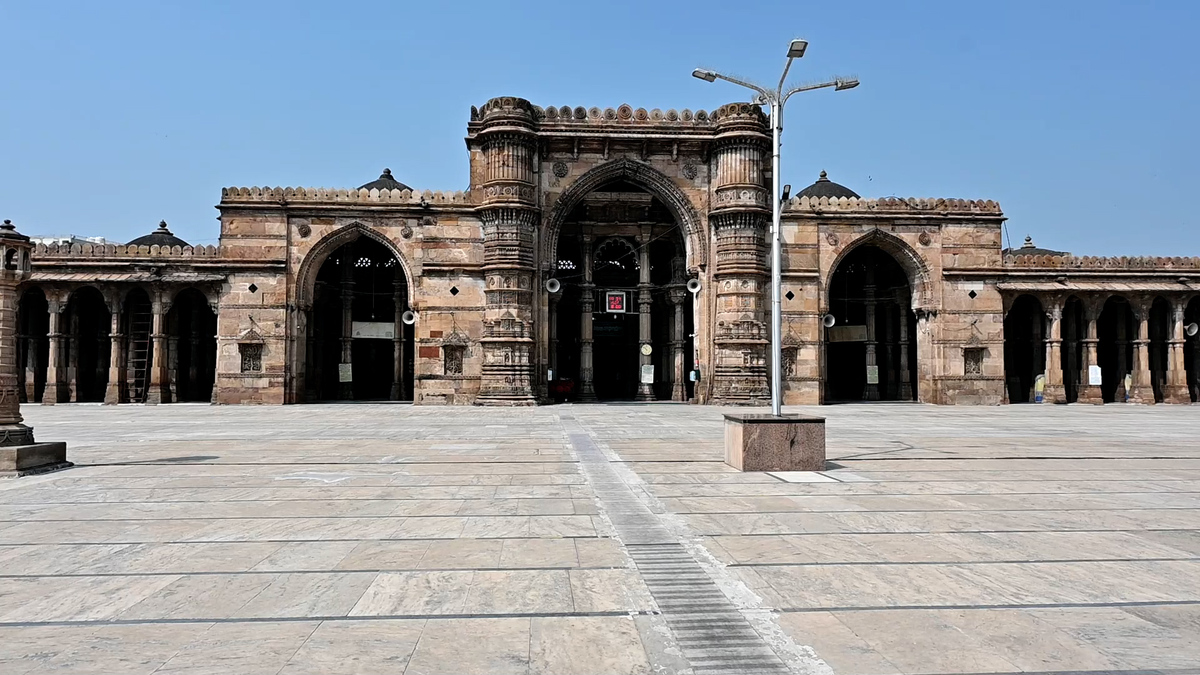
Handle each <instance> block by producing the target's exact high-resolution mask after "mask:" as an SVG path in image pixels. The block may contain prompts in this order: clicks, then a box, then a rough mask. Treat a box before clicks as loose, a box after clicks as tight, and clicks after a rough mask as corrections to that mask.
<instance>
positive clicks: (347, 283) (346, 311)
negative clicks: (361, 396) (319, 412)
mask: <svg viewBox="0 0 1200 675" xmlns="http://www.w3.org/2000/svg"><path fill="white" fill-rule="evenodd" d="M341 298H342V334H341V336H340V339H341V346H342V356H341V358H340V359H338V389H337V391H338V398H339V399H341V400H343V401H350V400H353V399H354V380H353V378H351V377H343V375H342V372H343V371H351V372H353V367H354V256H353V255H351V254H349V253H345V252H343V253H342V279H341Z"/></svg>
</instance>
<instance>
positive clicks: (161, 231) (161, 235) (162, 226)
mask: <svg viewBox="0 0 1200 675" xmlns="http://www.w3.org/2000/svg"><path fill="white" fill-rule="evenodd" d="M154 245H158V246H190V244H188V243H187V242H186V241H184V240H182V239H180V238H179V237H176V236H175V235H173V234H171V231H170V230H168V229H167V221H165V220H160V221H158V229H157V230H155V231H153V232H151V233H150V234H146V235H142V236H140V237H138V238H137V239H134V240H133V241H131V242H129V243H128V244H126V246H154Z"/></svg>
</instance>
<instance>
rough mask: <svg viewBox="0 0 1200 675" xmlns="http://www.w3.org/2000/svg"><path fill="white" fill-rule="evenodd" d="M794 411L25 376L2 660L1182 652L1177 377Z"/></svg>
mask: <svg viewBox="0 0 1200 675" xmlns="http://www.w3.org/2000/svg"><path fill="white" fill-rule="evenodd" d="M796 410H802V409H800V408H796ZM803 410H804V411H805V412H816V413H818V414H822V415H824V416H826V417H827V418H828V419H829V426H828V435H829V445H830V457H831V459H833V460H834V461H835V468H831V470H829V471H827V472H825V473H824V474H806V475H803V476H801V477H798V478H799V479H802V480H804V482H785V481H783V480H780V479H778V478H775V477H772V476H770V475H766V474H755V473H747V474H741V473H737V472H735V471H733V470H731V469H729V468H728V467H726V466H724V465H723V464H722V463H721V461H720V460H721V457H722V445H721V429H722V427H721V412H722V411H721V410H720V409H717V408H711V407H698V406H687V405H679V404H649V405H593V406H579V405H575V406H556V407H543V408H532V409H520V410H512V409H489V408H440V407H411V406H405V405H386V404H379V405H323V406H316V405H312V406H289V407H210V406H205V405H171V406H159V407H141V406H122V407H118V408H113V407H101V406H91V405H63V406H57V407H52V408H51V407H40V406H26V407H25V408H24V410H23V412H24V413H25V415H26V417H27V420H28V421H29V422H30V423H31V424H33V425H35V426H36V429H37V434H38V438H39V439H40V440H67V441H69V443H70V453H71V459H72V460H73V461H75V462H76V463H77V464H78V466H77V467H76V468H73V469H70V470H67V471H62V472H58V473H54V474H48V475H43V476H36V477H27V478H22V479H16V480H3V481H0V673H4V674H5V675H23V674H25V673H38V674H41V673H95V674H104V675H113V674H124V673H131V674H132V673H144V674H149V673H189V674H196V673H236V674H239V675H253V674H257V673H264V674H271V675H276V674H278V675H300V674H306V673H309V674H316V673H321V674H326V673H378V674H381V675H382V674H387V675H395V674H399V673H404V674H405V675H418V674H431V673H453V674H465V673H559V674H584V673H605V674H609V673H674V672H689V669H691V672H695V673H697V674H699V673H713V672H731V673H732V672H739V673H741V672H771V673H777V672H779V673H782V672H794V673H829V672H831V671H832V672H834V673H838V674H839V675H882V674H889V673H1017V672H1039V673H1047V672H1072V673H1079V672H1129V673H1140V674H1144V675H1146V674H1149V673H1155V672H1162V673H1174V674H1175V675H1183V674H1184V673H1200V668H1198V667H1197V666H1198V664H1200V532H1198V530H1200V449H1198V447H1197V446H1198V443H1197V438H1196V437H1197V432H1200V413H1198V412H1197V410H1196V408H1194V407H1182V406H1180V407H1174V406H1156V407H1152V408H1150V407H1134V406H1111V405H1110V406H1105V407H1103V408H1101V407H1090V406H1067V407H1063V406H1009V407H1001V408H977V407H956V408H940V407H930V406H920V405H915V404H913V405H903V404H896V405H873V406H830V407H823V408H819V409H816V408H813V409H803Z"/></svg>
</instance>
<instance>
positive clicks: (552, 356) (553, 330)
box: [546, 289, 562, 398]
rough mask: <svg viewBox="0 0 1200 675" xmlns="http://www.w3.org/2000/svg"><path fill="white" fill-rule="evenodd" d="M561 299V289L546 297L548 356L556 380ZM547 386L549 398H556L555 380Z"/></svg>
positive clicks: (551, 371) (549, 365)
mask: <svg viewBox="0 0 1200 675" xmlns="http://www.w3.org/2000/svg"><path fill="white" fill-rule="evenodd" d="M561 299H562V290H561V289H560V290H559V291H558V292H557V293H548V294H547V295H546V303H547V305H548V307H547V308H546V314H547V316H546V321H547V323H548V324H549V325H548V326H546V328H547V329H548V333H549V335H548V340H549V345H550V349H549V350H548V354H547V356H548V361H549V363H548V367H549V369H550V373H551V374H552V377H553V378H554V379H557V378H558V301H559V300H561ZM547 386H548V387H549V388H550V391H547V396H548V397H549V398H554V392H553V387H554V381H553V379H552V380H551V381H550V382H548V383H547Z"/></svg>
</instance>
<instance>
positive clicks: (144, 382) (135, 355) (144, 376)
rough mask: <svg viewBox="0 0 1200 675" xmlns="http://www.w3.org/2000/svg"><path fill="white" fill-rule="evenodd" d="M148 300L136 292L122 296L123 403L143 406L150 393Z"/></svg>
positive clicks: (143, 293)
mask: <svg viewBox="0 0 1200 675" xmlns="http://www.w3.org/2000/svg"><path fill="white" fill-rule="evenodd" d="M151 309H152V308H151V305H150V296H149V295H147V294H146V291H144V290H142V289H140V288H135V289H133V290H132V291H130V292H129V295H127V296H125V319H124V322H123V323H124V325H123V328H124V332H125V345H126V346H125V353H126V354H127V359H126V363H125V382H126V383H127V385H128V390H127V392H126V395H125V396H123V397H122V399H121V400H122V402H124V401H128V402H130V403H145V402H146V394H147V393H148V391H149V386H148V385H149V380H150V365H151V364H152V363H153V361H154V340H153V339H152V334H153V331H154V317H153V315H152V313H151Z"/></svg>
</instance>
